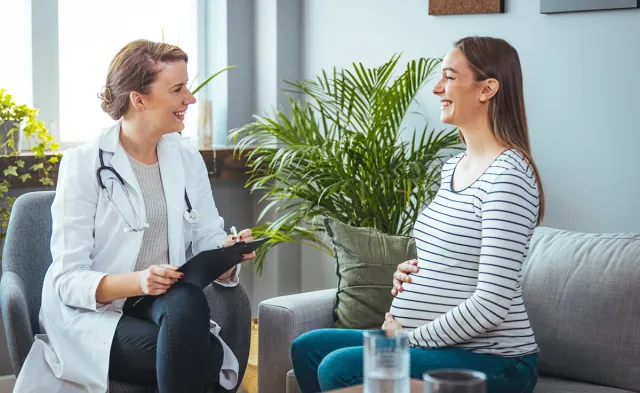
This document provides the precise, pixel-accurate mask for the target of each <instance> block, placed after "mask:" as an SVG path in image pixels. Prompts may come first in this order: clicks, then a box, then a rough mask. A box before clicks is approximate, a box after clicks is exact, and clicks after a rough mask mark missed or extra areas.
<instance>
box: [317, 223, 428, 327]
mask: <svg viewBox="0 0 640 393" xmlns="http://www.w3.org/2000/svg"><path fill="white" fill-rule="evenodd" d="M324 224H325V228H326V230H327V234H328V235H329V237H330V239H331V242H332V244H333V248H334V254H335V258H336V262H337V274H338V291H337V294H336V302H335V307H334V315H335V323H334V326H335V327H337V328H349V329H370V328H379V327H381V326H382V323H383V322H384V314H385V313H386V312H388V311H389V307H390V306H391V301H392V300H393V296H392V295H391V288H392V287H393V273H394V272H395V271H396V268H397V266H398V264H399V263H402V262H404V261H407V260H409V259H414V258H416V256H417V254H416V244H415V240H414V239H413V238H411V237H406V236H391V235H387V234H384V233H382V232H380V231H378V230H376V229H373V228H356V227H352V226H349V225H346V224H343V223H341V222H340V221H338V220H335V219H332V218H326V219H325V220H324Z"/></svg>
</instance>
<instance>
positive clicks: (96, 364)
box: [14, 122, 240, 393]
mask: <svg viewBox="0 0 640 393" xmlns="http://www.w3.org/2000/svg"><path fill="white" fill-rule="evenodd" d="M119 133H120V122H116V123H115V124H114V125H113V126H112V127H111V128H110V129H108V130H107V131H106V132H104V133H103V134H101V135H100V136H99V137H98V138H96V139H94V140H92V141H90V142H88V143H86V144H85V145H83V146H81V147H79V148H75V149H71V150H67V151H66V152H65V154H64V157H63V159H62V161H61V163H60V171H59V174H58V186H57V191H56V197H55V200H54V202H53V205H52V208H51V213H52V218H53V233H52V238H51V254H52V256H53V263H52V264H51V266H50V268H49V270H48V271H47V274H46V276H45V279H44V284H43V292H42V307H41V310H40V325H41V326H42V328H43V330H44V332H45V333H46V334H43V335H36V340H35V343H34V345H33V347H32V348H31V351H30V352H29V354H28V356H27V359H26V361H25V364H24V366H23V368H22V370H21V372H20V375H19V377H18V380H17V381H16V387H15V390H14V392H17V393H31V392H38V393H39V392H48V393H54V392H64V393H80V392H82V393H104V392H107V391H108V372H109V354H110V350H111V342H112V339H113V337H114V333H115V329H116V325H117V324H118V320H119V319H120V317H121V315H122V306H123V304H124V302H125V299H120V300H116V301H114V302H112V303H109V304H99V303H97V302H96V288H97V287H98V283H99V282H100V280H101V279H102V277H103V276H105V275H106V274H114V273H125V272H131V271H132V270H133V268H134V265H135V263H136V259H137V256H138V252H139V250H140V246H141V243H142V236H143V233H144V232H142V231H140V232H128V233H125V232H124V228H125V227H126V224H125V222H124V221H123V219H122V217H121V215H120V214H119V213H118V211H117V210H116V209H115V208H114V207H113V205H112V203H111V202H109V200H108V198H107V197H106V195H105V192H104V191H101V190H100V188H99V186H98V181H97V177H96V170H97V169H98V167H99V166H100V163H99V158H98V148H101V149H102V150H103V151H104V160H105V164H106V165H111V166H112V167H113V168H115V170H116V171H118V173H119V174H120V176H122V178H123V179H124V181H125V187H127V190H128V191H129V195H130V197H131V201H132V202H133V206H134V207H136V209H137V213H138V215H139V217H140V223H146V214H145V207H144V200H143V197H142V192H141V190H140V186H139V184H138V182H137V180H136V177H135V175H134V173H133V170H132V168H131V164H130V162H129V159H128V157H127V154H126V152H125V151H124V149H123V147H122V145H120V143H119ZM158 160H159V163H160V173H161V176H162V183H163V186H164V193H165V198H166V202H167V219H168V229H169V260H170V263H171V264H174V265H178V266H180V265H182V264H184V263H185V250H186V249H187V248H188V246H189V243H191V244H192V250H193V254H197V253H199V252H200V251H202V250H207V249H212V248H216V247H218V246H220V245H221V244H222V243H223V241H224V239H225V237H226V233H225V232H224V229H223V220H222V218H221V217H220V216H219V215H218V211H217V209H216V206H215V203H214V201H213V196H212V193H211V185H210V183H209V178H208V174H207V170H206V167H205V164H204V161H203V159H202V156H201V155H200V152H199V151H198V150H197V149H196V148H195V147H193V146H191V145H190V144H189V143H188V142H187V141H184V140H183V138H182V137H181V136H180V135H178V134H177V133H174V134H168V135H164V136H163V137H162V138H161V139H160V142H159V143H158ZM102 173H103V178H104V184H105V186H106V187H107V188H108V189H109V190H111V191H112V192H113V199H114V202H115V203H116V204H117V205H118V207H119V208H120V210H121V211H122V212H123V214H125V216H126V217H127V220H128V222H129V223H131V224H132V226H134V227H135V226H136V225H137V224H136V220H135V217H134V216H133V214H132V212H131V208H130V206H129V203H128V201H127V199H126V196H125V194H124V193H123V192H122V188H121V187H120V186H119V185H118V183H117V180H115V179H113V177H114V175H112V174H111V173H110V172H108V171H103V172H102ZM185 187H186V190H187V193H188V195H189V200H190V202H191V205H192V206H193V208H194V209H196V210H197V211H198V212H199V213H200V220H199V222H198V223H193V224H192V223H189V222H188V221H187V220H186V219H185V217H184V212H185V211H186V209H187V207H186V202H185V200H184V191H185ZM239 267H240V266H239V265H238V268H239ZM237 283H238V281H237V276H236V278H234V280H233V281H232V282H229V283H218V284H221V285H227V286H232V285H237ZM219 330H220V327H219V326H218V325H217V324H216V323H215V322H214V321H211V332H212V333H213V334H215V335H216V336H217V337H218V339H219V340H220V341H221V342H222V346H223V348H224V361H223V369H222V371H221V373H220V384H221V385H222V386H223V387H225V388H227V389H231V388H233V387H235V385H236V384H237V382H238V361H237V359H236V357H235V356H234V354H233V352H232V351H231V350H230V349H229V347H228V346H227V345H226V344H225V343H224V342H223V340H222V339H221V338H220V337H219V336H218V333H219Z"/></svg>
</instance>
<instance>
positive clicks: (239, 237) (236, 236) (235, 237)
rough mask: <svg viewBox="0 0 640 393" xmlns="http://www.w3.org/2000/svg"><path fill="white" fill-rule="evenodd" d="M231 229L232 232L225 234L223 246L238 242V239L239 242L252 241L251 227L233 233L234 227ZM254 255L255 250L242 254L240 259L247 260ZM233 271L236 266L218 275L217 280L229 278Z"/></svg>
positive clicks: (234, 271)
mask: <svg viewBox="0 0 640 393" xmlns="http://www.w3.org/2000/svg"><path fill="white" fill-rule="evenodd" d="M231 231H232V232H234V233H233V234H231V235H229V236H227V238H226V239H225V241H224V243H222V245H223V246H224V247H227V246H232V245H233V244H234V243H236V242H239V241H240V242H250V241H253V236H252V235H251V229H244V230H242V231H240V232H239V233H235V227H232V228H231ZM255 257H256V252H255V251H254V252H252V253H251V254H244V255H243V256H242V260H243V261H248V260H250V259H253V258H255ZM235 273H236V266H234V267H232V268H231V269H229V270H227V271H226V272H225V273H224V274H223V275H221V276H220V277H218V280H220V281H225V280H230V279H231V278H232V277H233V276H234V274H235Z"/></svg>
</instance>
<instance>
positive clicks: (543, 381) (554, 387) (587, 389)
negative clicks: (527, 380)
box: [533, 376, 634, 393]
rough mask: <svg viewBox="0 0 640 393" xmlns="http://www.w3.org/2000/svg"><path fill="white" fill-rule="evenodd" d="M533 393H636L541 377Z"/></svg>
mask: <svg viewBox="0 0 640 393" xmlns="http://www.w3.org/2000/svg"><path fill="white" fill-rule="evenodd" d="M533 393H634V392H632V391H631V390H622V389H616V388H609V387H606V386H600V385H592V384H589V383H584V382H575V381H568V380H566V379H558V378H552V377H545V376H541V377H540V378H538V383H537V384H536V388H535V389H534V390H533Z"/></svg>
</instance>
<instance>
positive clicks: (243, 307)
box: [0, 191, 251, 393]
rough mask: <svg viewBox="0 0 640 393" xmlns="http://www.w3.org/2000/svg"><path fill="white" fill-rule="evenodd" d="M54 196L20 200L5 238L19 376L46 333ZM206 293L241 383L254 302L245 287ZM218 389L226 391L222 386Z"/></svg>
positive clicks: (124, 392) (128, 390)
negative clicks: (43, 316) (43, 305)
mask: <svg viewBox="0 0 640 393" xmlns="http://www.w3.org/2000/svg"><path fill="white" fill-rule="evenodd" d="M54 196H55V193H54V192H53V191H48V192H32V193H28V194H24V195H22V196H20V197H19V198H18V199H17V200H16V202H15V204H14V206H13V209H12V213H11V219H10V221H9V227H8V230H7V238H6V239H5V244H4V250H3V255H2V280H1V281H0V307H1V309H2V321H3V323H4V327H5V331H6V336H7V344H8V347H9V357H10V359H11V364H12V366H13V369H14V371H15V373H16V375H18V373H19V372H20V368H21V367H22V364H23V363H24V361H25V359H26V357H27V354H28V353H29V350H30V348H31V345H32V344H33V336H34V335H35V334H39V333H41V332H40V327H39V323H38V313H39V312H40V302H41V296H42V293H41V291H42V282H43V280H44V276H45V273H46V271H47V268H48V267H49V265H50V264H51V260H52V258H51V252H50V248H49V242H50V238H51V203H52V202H53V197H54ZM204 292H205V294H206V296H207V300H208V302H209V307H210V308H211V319H213V320H215V321H216V322H218V323H219V324H220V326H221V327H222V331H221V332H220V335H221V336H222V338H223V339H224V341H225V342H226V343H227V344H228V345H229V347H230V348H231V349H232V350H233V352H234V353H235V355H236V357H237V358H238V362H239V363H240V375H239V381H242V377H243V375H244V372H245V369H246V366H247V361H248V358H249V341H250V336H251V325H250V324H251V309H250V307H251V306H250V303H249V298H248V297H247V294H246V293H245V291H244V290H243V289H242V287H241V286H236V287H233V288H227V287H222V286H220V285H210V286H208V287H207V288H205V291H204ZM238 386H240V383H238ZM109 389H110V391H111V392H112V393H138V392H140V393H142V392H145V393H147V392H149V393H153V392H154V391H156V388H155V386H137V385H130V384H126V383H121V382H118V381H110V382H109ZM218 389H219V390H220V391H221V392H227V390H225V389H223V388H221V387H218ZM235 390H237V387H236V389H235ZM235 390H234V392H235Z"/></svg>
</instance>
